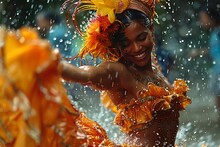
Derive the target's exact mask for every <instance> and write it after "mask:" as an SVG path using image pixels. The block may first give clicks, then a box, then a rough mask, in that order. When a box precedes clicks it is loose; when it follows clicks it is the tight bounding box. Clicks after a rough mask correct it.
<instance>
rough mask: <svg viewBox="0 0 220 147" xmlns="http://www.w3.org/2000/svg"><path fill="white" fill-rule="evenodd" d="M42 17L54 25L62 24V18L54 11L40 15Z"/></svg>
mask: <svg viewBox="0 0 220 147" xmlns="http://www.w3.org/2000/svg"><path fill="white" fill-rule="evenodd" d="M39 15H42V16H43V17H44V18H45V19H46V20H49V21H51V22H53V23H54V24H59V23H60V22H61V17H60V16H59V15H58V14H57V13H56V12H55V11H52V10H44V11H41V12H40V13H39Z"/></svg>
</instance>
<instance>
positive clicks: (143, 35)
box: [137, 32, 148, 41]
mask: <svg viewBox="0 0 220 147" xmlns="http://www.w3.org/2000/svg"><path fill="white" fill-rule="evenodd" d="M147 35H148V33H147V32H143V33H141V34H140V35H138V37H137V40H138V41H144V40H145V39H146V38H147Z"/></svg>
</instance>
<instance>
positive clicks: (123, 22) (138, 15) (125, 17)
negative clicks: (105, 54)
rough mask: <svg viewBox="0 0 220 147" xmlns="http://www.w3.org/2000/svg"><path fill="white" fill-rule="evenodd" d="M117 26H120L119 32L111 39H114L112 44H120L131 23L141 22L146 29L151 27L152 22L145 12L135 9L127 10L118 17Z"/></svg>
mask: <svg viewBox="0 0 220 147" xmlns="http://www.w3.org/2000/svg"><path fill="white" fill-rule="evenodd" d="M116 19H117V20H118V21H116V22H115V23H116V24H119V29H118V31H117V32H116V33H115V34H114V35H113V36H112V37H111V38H112V44H113V45H115V44H118V43H119V42H120V40H121V39H123V38H124V37H125V36H124V30H125V28H126V27H128V26H129V25H130V24H131V22H133V21H136V22H140V23H141V24H143V25H144V26H146V27H149V26H150V24H151V22H150V19H149V18H148V17H147V15H145V14H144V13H143V12H141V11H138V10H134V9H127V10H125V11H124V12H122V13H120V14H117V15H116Z"/></svg>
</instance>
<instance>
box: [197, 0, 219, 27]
mask: <svg viewBox="0 0 220 147" xmlns="http://www.w3.org/2000/svg"><path fill="white" fill-rule="evenodd" d="M200 11H202V12H205V13H207V14H208V15H209V16H210V18H212V19H213V20H214V21H215V22H216V23H220V2H214V1H212V2H207V3H203V4H202V6H201V8H200Z"/></svg>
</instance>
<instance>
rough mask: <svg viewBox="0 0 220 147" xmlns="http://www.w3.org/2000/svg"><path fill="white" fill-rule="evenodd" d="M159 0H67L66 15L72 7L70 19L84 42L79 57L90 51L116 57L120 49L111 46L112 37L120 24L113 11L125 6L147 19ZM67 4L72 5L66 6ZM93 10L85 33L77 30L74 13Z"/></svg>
mask: <svg viewBox="0 0 220 147" xmlns="http://www.w3.org/2000/svg"><path fill="white" fill-rule="evenodd" d="M156 2H159V0H79V1H77V2H74V1H73V0H67V1H66V2H64V4H63V8H64V9H67V10H68V13H67V17H68V16H69V14H70V13H71V11H70V10H71V9H72V8H74V11H73V14H72V21H73V24H74V26H75V28H76V30H77V31H78V32H79V34H80V35H81V36H83V37H84V44H83V47H82V48H81V50H80V52H79V54H78V56H79V57H81V58H83V57H85V56H86V55H88V54H90V55H92V56H93V57H101V58H102V59H104V60H117V59H118V58H119V57H120V52H119V51H118V50H117V49H114V48H112V44H111V37H112V35H114V33H115V32H116V31H117V30H118V28H119V25H114V22H116V21H117V19H116V16H115V15H116V14H119V13H122V12H123V11H124V10H126V9H135V10H138V11H141V12H143V13H144V14H145V15H147V16H148V17H149V18H150V19H152V18H153V16H154V14H155V3H156ZM68 4H71V5H70V6H69V7H67V5H68ZM89 10H94V11H96V17H95V18H94V19H93V20H92V21H91V23H90V24H89V26H88V28H87V30H86V32H85V33H83V31H81V30H80V28H79V27H78V24H77V20H76V15H77V14H79V13H80V12H83V11H89Z"/></svg>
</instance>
